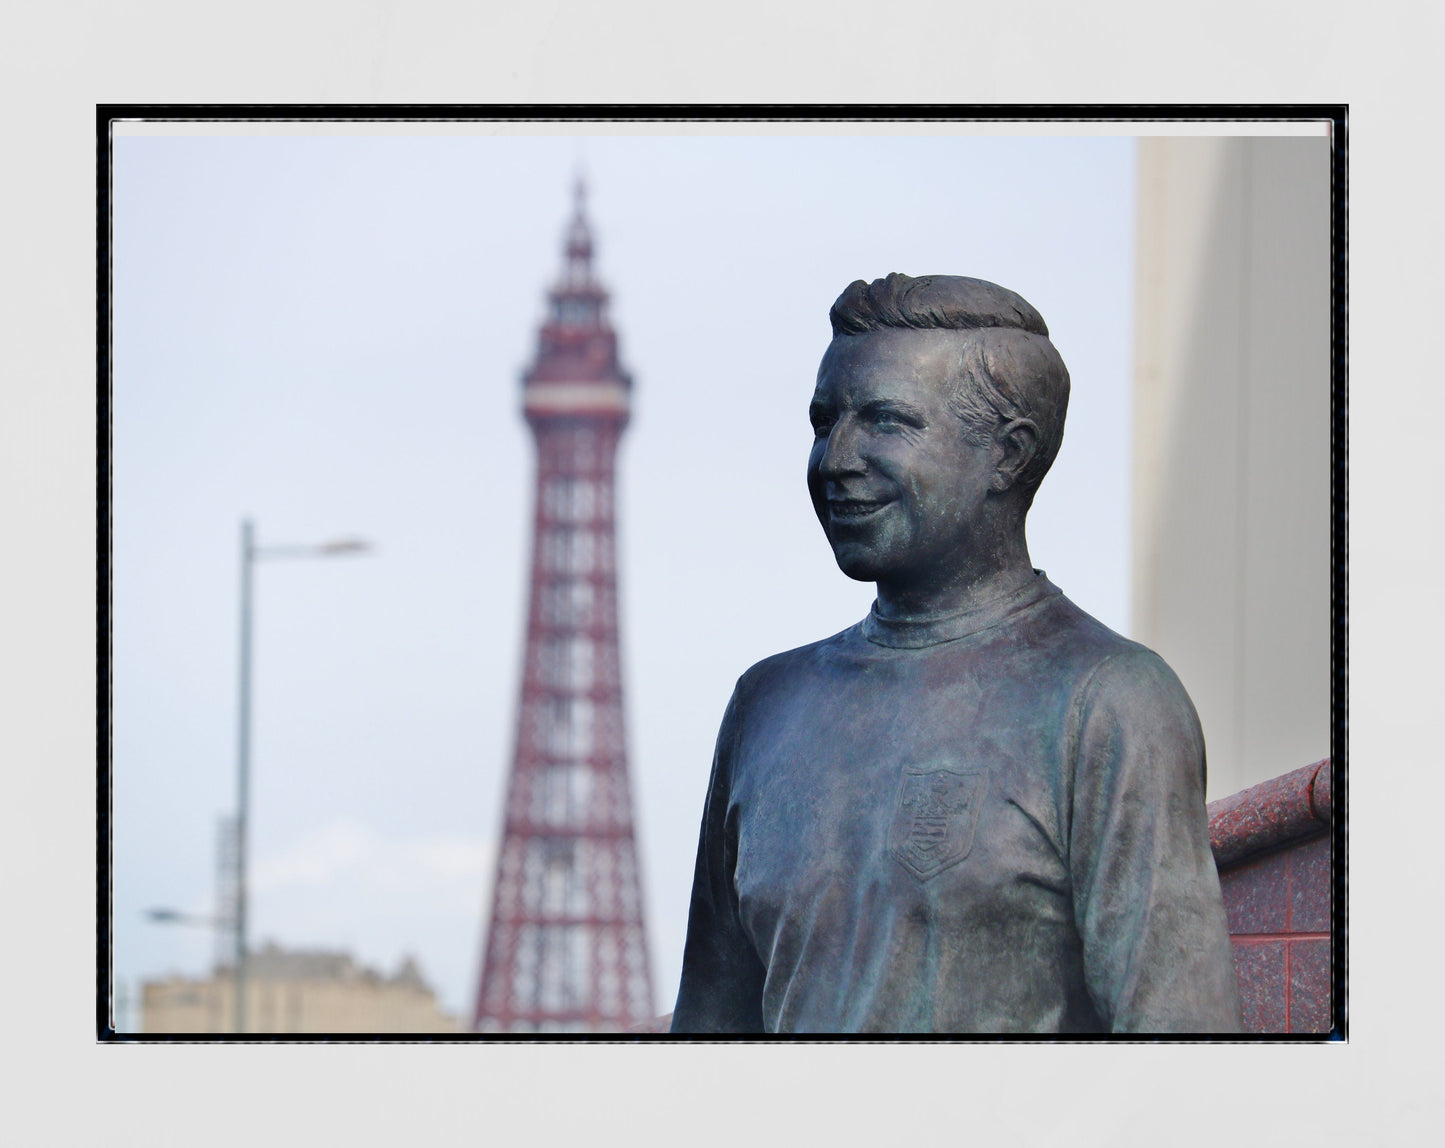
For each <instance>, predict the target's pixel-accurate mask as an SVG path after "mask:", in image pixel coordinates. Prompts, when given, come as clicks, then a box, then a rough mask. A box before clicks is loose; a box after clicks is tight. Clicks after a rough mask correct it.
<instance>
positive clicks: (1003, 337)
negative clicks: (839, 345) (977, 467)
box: [828, 272, 1069, 501]
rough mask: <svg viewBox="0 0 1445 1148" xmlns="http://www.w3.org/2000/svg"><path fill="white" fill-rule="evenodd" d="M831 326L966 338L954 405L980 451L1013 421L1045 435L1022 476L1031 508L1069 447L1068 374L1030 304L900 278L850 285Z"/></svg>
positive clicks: (938, 278)
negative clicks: (954, 334) (950, 333)
mask: <svg viewBox="0 0 1445 1148" xmlns="http://www.w3.org/2000/svg"><path fill="white" fill-rule="evenodd" d="M828 319H829V321H830V322H831V323H832V324H833V337H834V338H835V339H839V338H845V337H847V336H851V335H861V334H865V333H866V332H868V331H878V330H882V329H884V328H890V327H891V328H902V329H905V330H915V331H928V330H944V331H959V332H962V333H964V335H965V336H966V337H965V338H963V339H961V340H960V349H959V360H958V368H957V372H956V382H955V387H954V392H953V394H952V395H951V396H950V405H951V406H952V407H953V409H954V411H955V412H956V413H957V414H958V416H959V418H961V419H962V420H963V423H964V428H965V431H966V433H967V434H968V436H969V438H971V439H972V440H973V441H975V442H978V443H980V444H983V443H987V442H989V441H990V440H991V439H992V437H993V434H994V432H995V431H996V430H997V429H998V428H999V426H1001V425H1002V424H1003V423H1006V422H1009V421H1011V420H1013V419H1019V418H1026V419H1029V420H1031V421H1032V422H1033V423H1034V424H1035V425H1036V426H1037V427H1038V428H1039V443H1038V451H1037V453H1035V455H1034V457H1033V459H1032V460H1031V461H1030V463H1029V465H1028V467H1027V468H1026V469H1025V470H1024V472H1023V474H1022V475H1020V485H1021V486H1022V487H1023V488H1024V489H1025V490H1026V491H1027V492H1028V497H1029V500H1030V501H1032V499H1033V492H1034V491H1035V490H1037V489H1038V485H1039V483H1040V482H1042V481H1043V479H1044V475H1045V474H1047V473H1048V470H1049V467H1050V466H1052V465H1053V462H1054V458H1055V457H1056V456H1057V455H1058V453H1059V444H1060V443H1062V442H1063V438H1064V416H1065V414H1066V413H1067V411H1068V408H1069V372H1068V368H1066V367H1065V366H1064V361H1063V359H1061V358H1060V357H1059V352H1058V351H1057V350H1055V349H1054V345H1053V343H1051V342H1050V341H1049V329H1048V327H1047V325H1045V323H1044V318H1043V316H1042V315H1040V314H1039V313H1038V312H1037V311H1036V310H1034V308H1033V306H1032V305H1031V304H1030V303H1029V302H1028V301H1027V300H1026V299H1024V298H1023V297H1022V296H1021V295H1017V294H1015V293H1014V292H1012V291H1010V290H1008V289H1007V288H1005V287H1000V286H999V285H998V284H996V283H989V282H987V281H986V280H983V279H969V278H966V277H965V276H962V275H923V276H920V277H918V278H917V279H915V278H914V277H913V276H911V275H900V274H898V273H897V272H894V273H893V274H892V275H889V276H888V277H887V278H886V279H875V280H873V282H872V283H865V282H864V281H863V280H861V279H859V280H857V281H855V282H853V283H850V284H849V285H848V286H847V288H846V289H845V290H844V291H843V294H841V295H839V296H838V299H837V302H835V303H834V304H833V308H832V310H831V311H829V312H828Z"/></svg>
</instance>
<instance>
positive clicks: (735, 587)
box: [112, 127, 1134, 1012]
mask: <svg viewBox="0 0 1445 1148" xmlns="http://www.w3.org/2000/svg"><path fill="white" fill-rule="evenodd" d="M197 130H198V131H202V130H204V128H203V127H201V128H198V129H197ZM579 156H580V157H581V158H582V159H583V160H584V162H585V166H586V169H587V172H588V178H589V182H590V185H591V196H590V208H591V216H592V220H593V224H594V231H595V234H596V237H597V248H598V259H597V265H598V271H599V273H600V275H601V277H602V279H603V280H604V282H605V283H606V284H607V285H608V286H609V287H610V288H611V290H612V292H613V309H612V313H613V317H614V321H615V324H616V326H617V328H618V331H619V333H620V339H621V351H622V357H623V361H624V364H625V365H626V367H627V368H628V369H630V371H631V372H632V374H633V376H634V379H635V392H634V401H635V406H634V419H633V424H632V426H631V428H630V429H629V431H628V432H627V436H626V437H625V439H624V444H623V447H622V453H621V457H620V483H621V485H620V497H621V505H620V513H619V518H620V531H621V538H620V544H621V591H622V605H623V627H624V643H625V644H624V651H623V653H624V674H625V677H626V688H627V692H628V705H629V713H628V717H629V722H630V729H629V740H630V748H631V755H632V770H633V776H634V788H635V793H636V797H637V808H636V810H635V813H636V816H637V821H638V835H639V839H640V842H641V845H642V849H643V858H644V865H645V869H644V880H645V883H646V884H645V890H644V892H645V896H646V900H647V907H648V912H649V926H650V934H651V947H652V953H653V958H654V965H653V973H654V989H655V996H656V1001H655V1003H656V1005H657V1007H658V1009H659V1011H666V1010H668V1009H670V1008H671V1001H672V997H673V994H674V992H675V989H676V984H677V976H678V970H679V967H680V959H681V944H682V936H683V930H684V928H685V924H686V910H687V895H688V888H689V884H690V879H691V868H692V854H693V848H694V844H695V840H696V832H697V819H698V816H699V813H700V810H701V802H702V793H703V788H704V785H705V783H706V779H707V770H708V764H709V759H710V755H711V750H712V740H713V736H714V734H715V732H716V726H717V722H718V719H719V718H720V717H721V714H722V709H723V706H724V704H725V702H726V700H727V696H728V693H729V692H730V690H731V687H732V683H733V681H734V680H735V679H736V678H737V676H738V675H739V674H740V673H741V672H742V671H743V670H744V669H746V668H747V666H748V665H749V664H751V663H752V662H754V661H756V660H757V659H758V658H761V657H763V656H765V655H767V654H769V653H773V652H775V651H777V650H780V649H784V648H787V647H790V646H795V645H798V644H801V643H803V642H807V641H811V640H814V639H816V638H819V637H822V636H825V635H827V634H829V633H833V632H835V631H837V630H839V629H842V628H843V627H845V626H847V625H849V624H851V623H852V622H854V621H856V620H857V618H859V617H860V616H861V615H862V614H863V612H864V611H865V610H866V609H867V606H868V603H869V601H870V600H871V592H870V588H869V587H867V586H864V585H860V584H857V583H852V582H850V581H849V580H848V579H846V578H845V577H844V576H843V575H842V574H840V573H839V572H838V571H837V569H836V567H834V565H833V562H832V558H831V555H830V553H829V551H828V548H827V546H826V543H825V542H824V540H823V537H822V532H821V531H820V530H819V528H818V526H817V523H816V521H815V520H814V519H813V517H812V511H811V508H810V507H809V505H808V500H807V496H806V491H805V489H804V484H803V467H804V462H805V460H806V456H807V451H808V446H809V443H810V431H809V428H808V421H807V404H808V398H809V395H810V394H811V390H812V384H813V375H814V372H815V370H816V367H817V361H818V358H819V356H820V355H821V353H822V351H823V349H824V347H825V346H826V343H827V339H828V333H829V332H828V322H827V311H828V307H829V305H830V304H831V302H832V300H833V299H834V297H835V296H836V295H837V294H838V292H839V291H840V290H841V289H842V288H843V287H844V286H845V285H846V284H847V283H848V282H849V281H851V280H853V279H856V278H866V279H871V278H874V277H877V276H880V275H884V274H886V273H888V272H890V271H904V272H907V273H909V274H915V275H917V274H926V273H937V272H942V273H952V274H967V275H974V276H979V277H982V278H987V279H993V280H995V281H997V282H999V283H1002V284H1003V285H1005V286H1007V287H1010V288H1012V289H1014V290H1016V291H1018V292H1019V293H1020V294H1022V295H1024V296H1025V297H1026V298H1027V299H1029V301H1030V302H1032V303H1033V304H1034V305H1035V306H1036V307H1038V309H1039V310H1040V311H1041V312H1042V314H1043V315H1044V317H1045V319H1046V320H1047V322H1048V324H1049V326H1050V329H1051V332H1052V335H1053V338H1054V341H1055V343H1056V345H1057V346H1058V348H1059V350H1060V352H1061V353H1062V355H1063V357H1064V360H1065V362H1066V363H1067V364H1068V366H1069V369H1070V372H1071V374H1072V377H1073V398H1072V402H1071V409H1070V413H1069V422H1068V429H1067V432H1066V437H1065V443H1064V447H1063V451H1062V452H1061V454H1060V456H1059V460H1058V462H1057V463H1056V465H1055V467H1054V471H1053V473H1052V474H1051V475H1050V477H1049V479H1048V480H1047V481H1046V482H1045V484H1044V486H1043V489H1042V491H1041V493H1040V495H1039V497H1038V501H1037V503H1036V506H1035V509H1034V511H1033V514H1032V516H1031V520H1030V529H1029V540H1030V546H1031V550H1032V555H1033V558H1034V562H1035V565H1037V566H1040V567H1042V568H1044V569H1046V570H1047V571H1048V572H1049V574H1050V576H1051V577H1052V578H1053V579H1054V580H1055V581H1056V582H1058V583H1059V584H1060V585H1061V586H1062V587H1063V588H1064V590H1065V592H1066V593H1067V594H1069V595H1070V596H1071V597H1072V598H1074V600H1075V601H1077V602H1078V603H1079V604H1080V605H1081V606H1083V607H1084V608H1085V609H1086V610H1089V611H1090V612H1092V613H1094V614H1096V615H1097V616H1098V617H1100V618H1101V619H1102V620H1104V621H1105V622H1106V623H1108V624H1109V625H1111V626H1114V627H1115V628H1116V629H1121V630H1123V629H1125V627H1126V625H1127V615H1128V610H1127V604H1128V586H1127V578H1128V574H1127V571H1128V537H1127V525H1128V505H1129V492H1128V465H1129V458H1128V442H1129V425H1128V391H1129V372H1130V338H1131V336H1130V319H1131V315H1132V305H1133V301H1132V295H1131V292H1132V267H1133V230H1132V229H1133V196H1134V189H1133V144H1132V141H1130V140H1128V139H1121V138H1101V137H1096V138H1068V139H1065V138H1047V137H1044V138H1033V139H1009V138H967V137H949V136H930V135H921V136H909V137H889V136H882V137H877V136H875V137H859V136H832V137H820V136H795V137H787V138H758V137H745V136H739V137H726V138H699V137H689V136H682V135H679V136H672V137H668V136H662V137H657V136H654V137H637V136H631V137H629V136H626V135H619V136H609V137H593V138H589V139H587V140H586V141H584V142H580V143H579V142H578V141H577V140H574V139H570V138H566V137H561V136H551V137H513V138H503V137H492V136H485V135H479V136H468V137H440V138H438V137H430V138H405V137H377V138H367V137H359V138H358V137H352V138H337V137H331V138H323V137H304V138H254V137H246V138H198V137H181V138H119V139H117V141H116V146H115V176H114V259H115V262H114V286H115V312H114V322H115V327H114V330H115V342H114V423H113V435H114V437H113V454H112V459H113V464H114V487H113V503H112V511H113V522H114V540H115V548H114V601H113V640H114V660H113V664H112V670H113V683H114V696H113V712H112V723H113V730H114V778H115V786H114V818H115V820H114V826H115V839H114V858H115V881H114V902H113V905H114V916H113V923H114V937H115V946H114V957H115V972H116V976H117V978H118V979H119V980H120V981H122V982H124V983H125V984H127V985H129V986H130V988H131V989H132V991H133V990H134V988H135V986H136V985H137V983H138V982H139V980H141V979H143V978H147V977H153V976H158V975H162V974H165V973H167V972H170V971H180V972H187V973H195V974H200V973H203V972H204V971H205V970H206V969H207V967H208V966H209V962H210V959H211V953H212V948H213V945H212V940H211V938H210V937H209V936H208V935H206V934H205V933H204V932H202V931H199V930H188V929H183V928H176V927H164V926H157V925H153V924H150V923H147V922H146V921H145V920H144V919H143V916H142V914H143V911H144V910H145V909H146V908H147V907H150V906H153V905H165V906H170V907H175V908H181V909H187V910H193V911H198V912H201V911H207V910H209V909H210V907H211V903H212V897H213V890H214V883H215V882H214V853H215V826H216V820H217V818H218V817H219V816H220V815H222V814H224V813H229V812H230V811H231V810H232V807H233V804H234V786H235V781H234V774H235V736H234V734H235V721H236V713H235V710H236V645H237V624H238V623H237V594H238V582H237V579H238V563H239V559H238V533H239V524H240V519H241V518H242V516H243V515H246V514H250V515H253V516H254V517H255V519H256V522H257V530H258V538H259V541H260V542H261V543H262V544H273V543H290V542H312V541H321V540H324V539H327V538H331V537H334V536H336V535H340V534H358V535H363V536H365V537H367V538H370V539H372V540H373V541H374V542H375V543H376V545H377V547H378V550H377V553H376V554H375V555H374V556H372V557H367V558H354V559H345V560H342V559H337V560H332V561H326V562H320V561H314V562H285V563H282V562H275V563H265V564H262V565H261V566H260V567H259V569H258V572H257V629H256V666H255V668H256V679H255V681H256V694H255V738H254V757H253V768H254V782H253V807H252V819H253V820H252V839H251V840H252V866H253V868H252V873H253V892H252V938H253V941H254V942H255V943H260V942H261V941H263V940H264V939H266V938H274V939H276V940H277V941H278V942H280V943H283V944H286V945H293V946H316V947H329V948H346V949H350V950H351V951H352V952H353V953H354V954H355V955H356V956H358V957H359V958H361V959H363V960H365V961H368V962H371V963H375V964H379V965H381V966H382V967H383V968H386V969H391V968H394V967H395V965H396V964H397V963H398V962H399V960H400V959H401V957H402V955H403V954H407V953H410V954H413V955H415V956H416V957H417V958H418V959H419V961H420V964H421V967H422V971H423V973H424V975H426V976H427V977H428V978H429V980H430V981H431V982H432V983H433V984H434V985H435V986H436V988H437V989H438V991H439V992H440V994H441V996H442V999H443V1002H444V1004H445V1005H446V1006H447V1007H448V1008H451V1009H453V1010H456V1011H461V1012H468V1011H469V1010H470V1007H471V996H472V993H473V991H474V982H475V978H476V975H477V965H478V956H479V952H480V948H479V946H480V942H481V929H482V922H483V919H484V915H485V910H486V907H487V902H486V900H485V898H486V895H487V891H488V887H489V885H490V880H491V866H492V851H493V849H494V848H495V844H496V835H497V832H498V827H499V824H498V823H499V816H500V811H499V804H500V798H501V794H502V787H503V784H504V781H505V771H506V768H507V766H508V764H509V761H508V757H509V753H510V750H511V745H512V737H513V734H512V711H513V708H514V706H515V701H516V695H517V689H518V675H519V670H520V662H521V638H522V622H521V610H522V607H523V604H524V596H525V580H526V574H527V561H528V545H529V541H530V539H529V537H528V530H529V528H530V513H531V506H530V485H531V481H532V467H533V460H532V455H531V444H530V440H529V437H528V433H527V431H526V428H525V426H524V424H523V423H522V420H521V418H520V414H519V389H518V375H519V372H520V370H521V369H522V368H523V367H524V366H525V365H526V364H527V362H528V361H529V359H530V357H531V355H532V352H533V340H534V337H535V330H536V326H537V323H538V320H539V318H540V316H541V311H542V302H543V293H544V291H545V289H546V286H547V284H548V282H549V281H550V280H551V278H552V276H553V275H554V274H555V273H556V270H557V267H558V265H559V261H560V242H561V235H562V229H563V225H564V223H565V221H566V217H567V214H568V210H569V205H570V182H571V177H572V172H573V170H574V167H575V165H576V163H577V161H578V159H579Z"/></svg>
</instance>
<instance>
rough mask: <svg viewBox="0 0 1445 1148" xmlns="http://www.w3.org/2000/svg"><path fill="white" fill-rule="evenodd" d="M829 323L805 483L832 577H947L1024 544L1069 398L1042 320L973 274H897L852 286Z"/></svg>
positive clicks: (1063, 372) (1013, 296)
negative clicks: (829, 554) (1014, 539)
mask: <svg viewBox="0 0 1445 1148" xmlns="http://www.w3.org/2000/svg"><path fill="white" fill-rule="evenodd" d="M829 318H830V319H831V321H832V325H833V341H832V343H831V344H830V345H829V347H828V350H827V352H826V353H825V354H824V355H823V362H822V365H821V366H820V367H819V369H818V383H817V387H816V389H815V390H814V393H813V402H812V406H811V408H810V416H811V418H812V421H813V428H814V440H813V448H812V452H811V454H810V456H809V459H808V488H809V492H810V494H811V496H812V499H813V506H814V509H815V510H816V511H817V514H818V519H819V521H820V522H821V523H822V525H823V530H824V532H825V533H826V534H827V536H828V541H829V543H830V544H831V545H832V547H833V552H834V556H835V557H836V558H837V560H838V565H839V566H840V567H841V568H842V569H843V572H844V573H846V574H848V575H849V576H850V577H853V578H858V579H861V580H864V581H880V580H887V579H890V578H892V579H902V580H905V581H910V580H918V579H925V580H926V579H929V578H939V577H948V576H950V571H952V570H954V569H955V568H957V566H958V565H959V563H960V562H962V561H979V560H984V561H986V559H987V556H988V547H989V546H991V545H996V542H995V540H996V539H997V537H999V536H1000V533H1001V532H1003V533H1007V532H1009V531H1015V530H1016V531H1017V532H1018V533H1019V537H1020V538H1021V537H1022V531H1023V523H1024V518H1025V516H1026V514H1027V512H1028V508H1029V506H1030V505H1031V504H1032V502H1033V497H1034V493H1035V492H1036V491H1037V490H1038V487H1039V484H1040V483H1041V482H1042V481H1043V478H1044V475H1045V474H1046V473H1047V472H1048V469H1049V467H1050V466H1051V465H1052V463H1053V461H1054V457H1055V456H1056V455H1057V454H1058V450H1059V444H1060V443H1061V442H1062V440H1063V430H1064V415H1065V412H1066V410H1067V408H1068V401H1069V373H1068V370H1067V369H1066V368H1065V367H1064V363H1063V360H1062V359H1061V358H1060V357H1059V353H1058V352H1057V351H1056V350H1055V349H1054V346H1053V344H1052V343H1051V342H1049V338H1048V328H1047V327H1046V326H1045V325H1044V321H1043V318H1042V317H1041V316H1040V315H1039V313H1038V312H1037V311H1035V310H1034V308H1033V307H1032V306H1030V305H1029V304H1028V303H1027V302H1026V301H1025V300H1024V299H1022V298H1021V297H1020V296H1018V295H1016V294H1014V292H1012V291H1009V290H1006V289H1005V288H1002V287H999V286H997V285H995V284H993V283H987V282H984V281H983V280H981V279H967V278H964V277H962V276H956V275H931V276H923V277H921V278H917V279H915V278H912V277H910V276H907V275H898V274H894V275H889V276H888V277H887V278H886V279H876V280H874V281H873V282H872V283H864V282H863V281H862V280H859V281H857V282H855V283H853V284H851V285H850V286H849V287H848V288H847V289H846V290H845V291H844V292H843V294H842V295H840V296H839V297H838V300H837V302H835V303H834V304H833V309H832V311H831V312H830V313H829Z"/></svg>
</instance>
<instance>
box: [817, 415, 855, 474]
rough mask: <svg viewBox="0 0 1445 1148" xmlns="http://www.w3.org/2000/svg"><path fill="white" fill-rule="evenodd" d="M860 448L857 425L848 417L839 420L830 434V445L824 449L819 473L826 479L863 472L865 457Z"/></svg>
mask: <svg viewBox="0 0 1445 1148" xmlns="http://www.w3.org/2000/svg"><path fill="white" fill-rule="evenodd" d="M858 446H859V444H858V426H857V424H856V423H855V422H854V421H853V420H852V419H850V418H847V417H844V418H841V419H839V420H838V421H837V422H836V423H834V424H833V429H832V430H831V431H829V432H828V445H827V446H826V447H824V448H823V457H822V459H821V460H820V462H819V464H818V473H819V474H821V475H822V476H823V477H824V478H835V477H838V476H840V475H844V474H857V473H859V472H860V471H862V470H863V469H864V463H863V455H862V453H861V451H859V449H858Z"/></svg>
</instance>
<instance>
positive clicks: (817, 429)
mask: <svg viewBox="0 0 1445 1148" xmlns="http://www.w3.org/2000/svg"><path fill="white" fill-rule="evenodd" d="M832 430H833V420H832V419H830V418H822V417H819V418H815V419H813V437H814V438H827V437H828V435H829V434H831V433H832Z"/></svg>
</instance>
